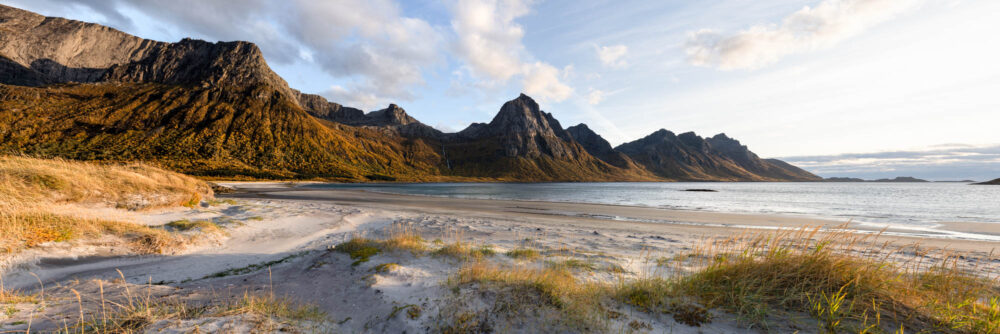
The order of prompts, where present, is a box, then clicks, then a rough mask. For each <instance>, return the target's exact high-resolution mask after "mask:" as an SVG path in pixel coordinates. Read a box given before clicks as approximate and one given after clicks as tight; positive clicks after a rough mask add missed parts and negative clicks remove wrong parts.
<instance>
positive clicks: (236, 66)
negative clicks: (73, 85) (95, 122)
mask: <svg viewBox="0 0 1000 334" xmlns="http://www.w3.org/2000/svg"><path fill="white" fill-rule="evenodd" d="M0 31H2V32H3V33H2V34H0V56H2V57H4V58H6V59H7V60H8V62H7V64H5V65H0V66H14V67H18V69H17V70H18V71H21V72H25V73H30V74H29V75H28V76H23V75H24V74H21V75H5V76H3V77H0V80H2V81H0V83H5V84H18V85H25V84H26V83H27V84H31V85H32V86H38V85H44V84H51V83H66V82H77V83H92V82H123V83H126V82H127V83H161V84H171V85H198V86H203V87H208V86H225V87H227V88H229V89H234V88H253V87H256V86H259V85H266V86H268V87H270V88H271V89H273V90H276V91H278V92H280V93H281V94H284V95H285V96H294V95H293V93H292V91H291V89H290V88H288V84H287V83H286V82H285V81H284V80H283V79H282V78H281V77H280V76H278V75H277V74H276V73H274V72H273V71H271V68H270V67H269V66H268V65H267V62H266V61H265V60H264V56H263V54H262V53H261V51H260V49H259V48H257V46H256V45H254V44H253V43H248V42H219V43H209V42H205V41H200V40H193V39H184V40H181V41H180V42H177V43H165V42H159V41H153V40H148V39H143V38H139V37H135V36H132V35H129V34H126V33H124V32H121V31H118V30H115V29H112V28H109V27H105V26H101V25H98V24H93V23H85V22H80V21H74V20H67V19H62V18H54V17H44V16H41V15H38V14H35V13H31V12H28V11H24V10H20V9H16V8H12V7H8V6H3V5H0ZM18 77H31V78H32V79H31V80H27V81H26V80H23V79H21V80H18V79H17V78H18Z"/></svg>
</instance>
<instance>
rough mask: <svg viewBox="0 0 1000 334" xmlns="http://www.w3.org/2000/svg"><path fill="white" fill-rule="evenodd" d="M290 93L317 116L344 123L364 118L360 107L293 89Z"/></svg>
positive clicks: (303, 107)
mask: <svg viewBox="0 0 1000 334" xmlns="http://www.w3.org/2000/svg"><path fill="white" fill-rule="evenodd" d="M292 93H293V94H294V95H295V99H296V100H297V101H298V102H299V105H300V106H302V109H304V110H305V111H307V112H309V113H310V114H312V115H313V116H316V117H318V118H322V119H325V120H329V121H333V122H338V123H344V124H351V123H356V122H362V121H364V119H365V112H364V111H361V109H356V108H351V107H345V106H342V105H340V104H337V103H333V102H330V101H327V100H326V98H325V97H322V96H319V95H316V94H306V93H302V92H299V91H298V90H294V89H293V90H292Z"/></svg>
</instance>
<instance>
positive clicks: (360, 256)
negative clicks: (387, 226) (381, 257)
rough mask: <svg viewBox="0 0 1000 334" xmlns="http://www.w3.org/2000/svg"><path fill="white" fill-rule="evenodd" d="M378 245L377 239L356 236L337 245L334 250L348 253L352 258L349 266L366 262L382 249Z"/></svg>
mask: <svg viewBox="0 0 1000 334" xmlns="http://www.w3.org/2000/svg"><path fill="white" fill-rule="evenodd" d="M380 246H381V244H380V243H379V242H378V241H375V240H370V239H367V238H360V237H356V238H352V239H351V240H348V241H347V242H345V243H342V244H339V245H337V247H335V248H334V250H335V251H338V252H341V253H346V254H347V255H349V256H350V257H351V259H352V260H354V262H353V263H351V266H357V265H359V264H362V263H365V262H368V260H369V259H370V258H371V257H372V256H375V255H377V254H378V253H380V252H381V251H382V249H381V248H380Z"/></svg>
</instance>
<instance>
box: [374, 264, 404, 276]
mask: <svg viewBox="0 0 1000 334" xmlns="http://www.w3.org/2000/svg"><path fill="white" fill-rule="evenodd" d="M398 269H399V264H396V263H392V262H390V263H383V264H380V265H377V266H375V268H373V270H375V272H376V273H379V274H384V273H388V272H393V271H396V270H398Z"/></svg>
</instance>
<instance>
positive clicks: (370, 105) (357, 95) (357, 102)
mask: <svg viewBox="0 0 1000 334" xmlns="http://www.w3.org/2000/svg"><path fill="white" fill-rule="evenodd" d="M320 95H322V96H323V97H326V98H327V99H329V100H330V101H336V102H337V103H339V104H342V105H345V106H348V107H353V108H359V109H361V110H366V111H367V110H375V109H377V108H378V106H380V105H384V104H385V103H384V102H383V101H381V99H380V98H379V97H378V96H377V95H375V94H372V93H369V92H365V91H364V90H359V89H347V88H344V87H343V86H340V85H333V86H330V88H329V89H327V90H326V91H323V92H321V93H320Z"/></svg>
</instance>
